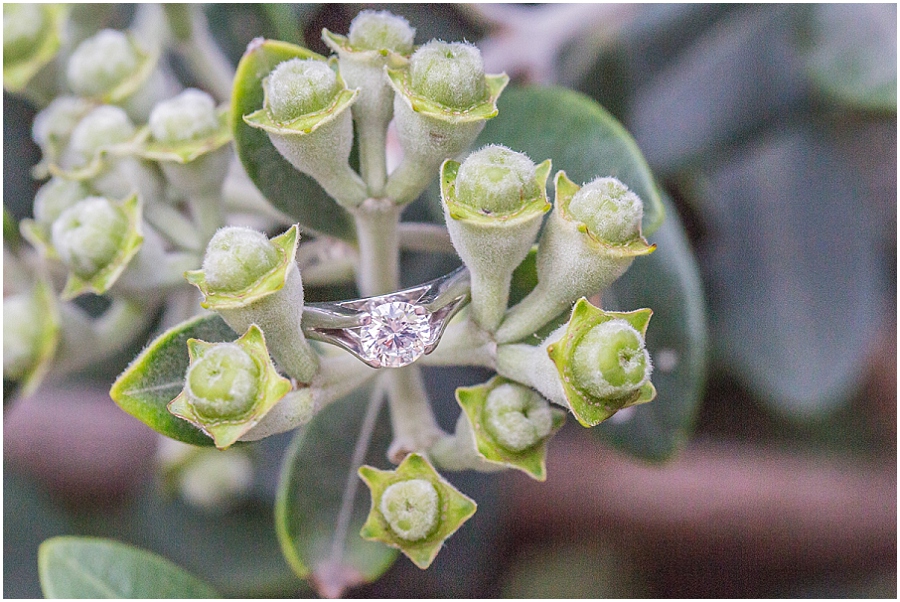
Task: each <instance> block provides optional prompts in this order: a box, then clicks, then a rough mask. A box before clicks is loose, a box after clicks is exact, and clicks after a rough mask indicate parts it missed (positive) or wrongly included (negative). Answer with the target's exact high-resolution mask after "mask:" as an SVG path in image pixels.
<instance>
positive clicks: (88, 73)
mask: <svg viewBox="0 0 900 602" xmlns="http://www.w3.org/2000/svg"><path fill="white" fill-rule="evenodd" d="M140 64H141V57H140V56H139V54H138V52H137V51H136V49H135V47H134V46H133V45H132V43H131V41H130V40H129V39H128V36H126V35H125V34H124V33H122V32H121V31H116V30H113V29H104V30H103V31H101V32H99V33H97V34H96V35H94V36H93V37H91V38H88V39H87V40H85V41H83V42H82V43H81V44H79V45H78V47H77V48H76V49H75V51H74V52H73V53H72V56H71V57H70V58H69V64H68V66H67V68H66V77H67V79H68V82H69V86H70V87H71V88H72V90H73V91H74V92H75V93H76V94H78V95H79V96H87V97H99V96H103V95H105V94H107V93H109V92H111V91H112V90H113V89H114V88H116V87H117V86H119V85H120V84H122V82H124V81H125V80H126V79H128V78H129V76H131V75H132V74H133V73H134V72H135V71H136V70H137V69H138V66H139V65H140Z"/></svg>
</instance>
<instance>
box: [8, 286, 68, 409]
mask: <svg viewBox="0 0 900 602" xmlns="http://www.w3.org/2000/svg"><path fill="white" fill-rule="evenodd" d="M59 332H60V331H59V311H58V308H57V304H56V296H55V294H54V292H53V289H52V288H51V287H50V286H49V285H48V284H47V283H46V282H43V281H39V282H38V283H37V284H36V285H35V286H34V288H33V289H32V290H31V291H30V292H28V293H22V294H18V295H11V296H8V297H4V298H3V378H4V379H5V380H12V381H19V382H20V383H21V393H22V394H23V395H29V394H31V393H32V392H33V391H34V390H35V389H36V388H37V387H38V385H39V384H40V383H41V380H42V379H43V377H44V375H45V374H46V373H47V370H48V369H49V368H50V363H51V362H52V360H53V356H54V355H55V353H56V347H57V343H58V342H59Z"/></svg>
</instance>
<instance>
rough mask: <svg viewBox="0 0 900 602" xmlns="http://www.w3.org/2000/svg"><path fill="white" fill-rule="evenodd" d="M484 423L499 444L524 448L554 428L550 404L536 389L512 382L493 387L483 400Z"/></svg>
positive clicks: (513, 448)
mask: <svg viewBox="0 0 900 602" xmlns="http://www.w3.org/2000/svg"><path fill="white" fill-rule="evenodd" d="M483 412H484V414H483V420H484V426H485V428H486V429H487V431H488V432H489V433H490V434H491V436H492V437H493V438H494V439H495V440H496V441H497V443H499V444H500V445H501V446H503V447H505V448H506V449H509V450H511V451H515V452H521V451H525V450H526V449H529V448H531V447H534V446H535V445H537V444H538V443H540V442H541V441H543V440H544V439H545V438H546V437H547V436H548V435H549V434H550V431H551V430H553V415H552V413H551V411H550V405H549V404H548V403H547V401H546V400H545V399H544V398H542V397H541V396H540V395H538V394H537V393H536V392H534V391H532V390H531V389H527V388H525V387H522V386H519V385H514V384H511V383H506V384H502V385H500V386H498V387H496V388H495V389H493V390H492V391H491V392H490V393H489V394H488V397H487V400H486V401H485V405H484V410H483Z"/></svg>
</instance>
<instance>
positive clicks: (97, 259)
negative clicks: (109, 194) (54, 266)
mask: <svg viewBox="0 0 900 602" xmlns="http://www.w3.org/2000/svg"><path fill="white" fill-rule="evenodd" d="M127 230H128V216H127V215H126V214H125V212H124V211H123V210H122V209H121V208H119V207H117V206H115V205H113V204H112V203H111V202H110V201H109V200H108V199H105V198H102V197H89V198H87V199H85V200H83V201H81V202H79V203H78V204H76V205H75V206H74V207H70V208H69V209H66V210H65V211H63V212H62V214H61V215H60V216H59V218H57V220H56V221H55V222H53V227H52V229H51V234H52V240H53V246H54V247H55V248H56V252H57V253H58V254H59V257H60V258H61V259H62V261H63V263H65V264H66V266H67V267H68V268H69V269H70V270H71V271H72V273H74V274H75V275H76V276H78V277H79V278H82V279H84V280H90V279H91V278H93V277H94V276H96V275H97V274H98V273H99V272H100V271H101V270H102V269H104V268H106V267H107V266H108V265H110V264H111V263H112V262H113V260H114V259H115V258H116V256H117V255H118V253H119V249H120V248H121V246H122V243H123V241H124V240H125V236H126V232H127Z"/></svg>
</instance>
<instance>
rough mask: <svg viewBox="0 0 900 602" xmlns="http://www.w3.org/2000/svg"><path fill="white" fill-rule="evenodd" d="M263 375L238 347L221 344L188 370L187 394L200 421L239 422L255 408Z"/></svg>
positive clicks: (232, 344)
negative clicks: (261, 375)
mask: <svg viewBox="0 0 900 602" xmlns="http://www.w3.org/2000/svg"><path fill="white" fill-rule="evenodd" d="M261 372H262V370H261V369H260V367H259V366H258V365H257V363H256V361H254V359H253V358H252V357H251V356H250V354H249V353H247V352H246V351H244V350H243V349H241V347H240V346H239V345H237V344H235V343H219V344H216V345H213V346H212V347H210V348H209V349H207V350H206V352H205V353H204V354H203V355H202V356H201V357H200V358H199V359H197V360H196V361H195V362H194V363H192V364H191V367H190V368H188V373H187V378H186V379H185V381H186V382H185V385H186V386H185V392H186V394H187V397H188V400H189V401H190V403H191V406H192V407H193V408H194V411H195V412H196V413H197V415H198V416H199V417H200V418H202V419H205V420H209V421H225V420H239V419H240V418H242V417H244V416H246V415H247V414H249V413H250V411H251V410H253V406H254V405H255V404H256V400H257V396H258V393H259V387H260V385H259V380H260V374H261Z"/></svg>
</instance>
